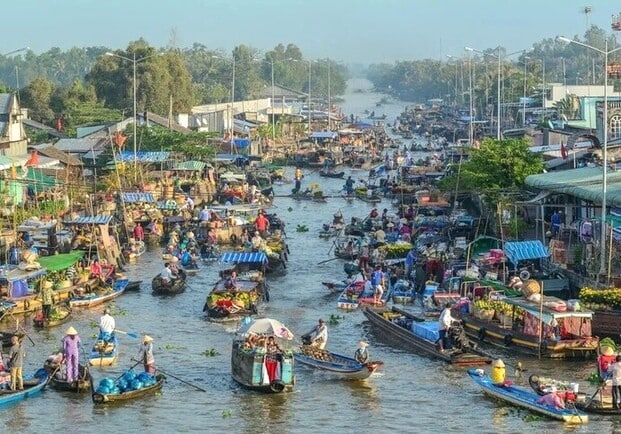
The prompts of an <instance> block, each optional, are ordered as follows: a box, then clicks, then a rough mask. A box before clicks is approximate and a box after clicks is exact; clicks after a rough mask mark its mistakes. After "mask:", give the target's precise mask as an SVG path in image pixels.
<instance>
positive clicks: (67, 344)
mask: <svg viewBox="0 0 621 434" xmlns="http://www.w3.org/2000/svg"><path fill="white" fill-rule="evenodd" d="M79 346H80V337H79V336H76V337H75V339H72V338H71V336H65V337H64V338H63V349H64V351H65V356H68V355H72V356H77V355H78V354H79Z"/></svg>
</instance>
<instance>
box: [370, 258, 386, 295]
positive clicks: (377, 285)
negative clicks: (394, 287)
mask: <svg viewBox="0 0 621 434" xmlns="http://www.w3.org/2000/svg"><path fill="white" fill-rule="evenodd" d="M384 281H385V278H384V272H383V271H382V266H381V265H376V266H375V271H374V272H373V274H372V275H371V284H372V285H373V304H379V303H381V301H382V295H384Z"/></svg>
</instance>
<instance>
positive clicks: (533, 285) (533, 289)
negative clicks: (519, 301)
mask: <svg viewBox="0 0 621 434" xmlns="http://www.w3.org/2000/svg"><path fill="white" fill-rule="evenodd" d="M522 292H523V293H524V297H527V298H528V297H530V296H531V295H533V294H539V293H540V292H541V286H540V285H539V282H537V281H536V280H532V279H530V280H528V281H526V283H525V284H524V286H522Z"/></svg>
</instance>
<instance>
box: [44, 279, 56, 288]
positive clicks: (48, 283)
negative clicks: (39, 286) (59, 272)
mask: <svg viewBox="0 0 621 434" xmlns="http://www.w3.org/2000/svg"><path fill="white" fill-rule="evenodd" d="M53 287H54V284H52V282H50V281H49V280H46V281H45V282H43V289H49V288H53Z"/></svg>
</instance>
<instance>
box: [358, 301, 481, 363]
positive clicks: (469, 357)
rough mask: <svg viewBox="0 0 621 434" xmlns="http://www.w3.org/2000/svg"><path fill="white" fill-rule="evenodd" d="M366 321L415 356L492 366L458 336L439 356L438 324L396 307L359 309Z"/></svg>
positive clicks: (472, 346)
mask: <svg viewBox="0 0 621 434" xmlns="http://www.w3.org/2000/svg"><path fill="white" fill-rule="evenodd" d="M362 312H363V313H364V315H365V316H366V317H367V319H368V320H369V321H370V322H371V324H373V325H374V326H375V327H376V328H377V329H378V330H379V331H381V332H382V335H383V336H386V337H388V338H392V340H394V341H395V342H398V343H399V344H400V345H401V346H404V347H406V348H407V349H409V350H412V351H413V352H415V353H418V354H421V355H424V356H427V357H433V358H436V359H440V360H443V361H445V362H447V363H451V364H453V365H458V366H474V365H482V364H486V363H491V359H490V358H489V357H488V356H486V355H483V354H482V353H481V352H477V348H476V346H474V345H472V343H471V342H468V340H467V339H464V337H463V336H459V334H457V333H456V334H455V335H453V338H454V339H453V340H454V341H457V342H454V348H453V349H450V350H449V349H447V350H446V351H445V352H441V351H440V350H439V349H438V346H437V344H436V342H437V340H438V322H437V321H425V320H424V319H422V318H418V317H416V316H415V315H412V314H410V313H408V312H405V311H403V310H401V309H399V308H397V307H394V306H393V307H392V309H391V310H385V311H383V312H378V311H376V310H374V309H370V308H368V307H366V308H364V309H362Z"/></svg>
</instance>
